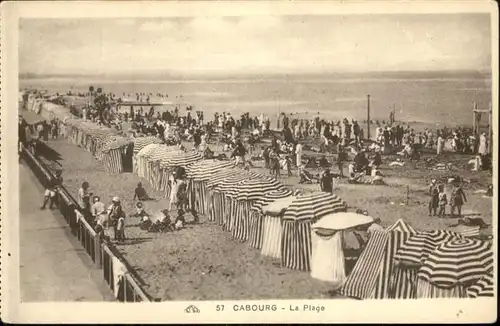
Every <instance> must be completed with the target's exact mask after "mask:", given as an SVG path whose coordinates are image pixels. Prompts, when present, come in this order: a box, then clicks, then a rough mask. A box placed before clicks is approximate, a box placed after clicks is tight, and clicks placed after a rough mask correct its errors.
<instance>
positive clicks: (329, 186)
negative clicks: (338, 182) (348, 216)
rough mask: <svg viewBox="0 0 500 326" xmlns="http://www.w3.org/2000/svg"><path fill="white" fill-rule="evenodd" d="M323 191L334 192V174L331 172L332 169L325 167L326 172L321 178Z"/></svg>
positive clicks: (320, 182)
mask: <svg viewBox="0 0 500 326" xmlns="http://www.w3.org/2000/svg"><path fill="white" fill-rule="evenodd" d="M319 184H320V187H321V191H324V192H329V193H333V181H332V175H331V174H330V169H325V172H324V173H323V175H322V176H321V179H320V180H319Z"/></svg>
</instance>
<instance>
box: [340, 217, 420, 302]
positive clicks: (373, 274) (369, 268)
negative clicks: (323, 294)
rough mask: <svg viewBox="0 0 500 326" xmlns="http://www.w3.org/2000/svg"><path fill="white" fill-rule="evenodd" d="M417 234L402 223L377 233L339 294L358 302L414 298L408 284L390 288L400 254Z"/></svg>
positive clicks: (395, 284) (372, 237) (394, 284)
mask: <svg viewBox="0 0 500 326" xmlns="http://www.w3.org/2000/svg"><path fill="white" fill-rule="evenodd" d="M413 234H416V231H415V230H414V229H413V228H412V227H411V226H410V225H409V224H407V223H406V222H405V221H403V220H401V219H400V220H398V221H397V222H396V223H395V224H394V225H392V226H391V227H389V228H387V229H386V230H385V231H383V232H380V231H375V232H373V234H372V235H371V236H370V239H369V241H368V243H367V245H366V247H365V249H364V250H363V252H362V253H361V255H360V257H359V259H358V261H357V262H356V265H355V266H354V268H353V270H352V271H351V274H350V275H349V276H348V277H347V279H346V281H345V282H344V284H343V285H342V287H341V288H340V289H339V293H340V294H341V295H343V296H347V297H352V298H357V299H389V298H395V299H406V298H410V297H412V296H413V295H414V293H413V292H412V291H413V289H412V288H410V287H407V286H406V284H407V283H397V282H393V283H392V284H393V286H392V288H390V280H391V276H392V274H393V263H394V255H395V253H396V251H397V250H398V249H399V248H400V247H401V246H402V245H403V244H404V243H405V241H406V240H408V238H409V237H410V236H411V235H413ZM396 281H397V280H396Z"/></svg>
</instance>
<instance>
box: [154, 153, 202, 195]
mask: <svg viewBox="0 0 500 326" xmlns="http://www.w3.org/2000/svg"><path fill="white" fill-rule="evenodd" d="M202 159H203V156H202V155H201V154H200V153H198V152H172V155H170V156H168V157H167V158H166V160H162V161H161V162H160V170H161V173H162V183H161V187H160V190H161V191H163V192H164V193H165V197H167V198H168V197H170V191H171V189H170V184H169V183H168V180H170V178H171V173H170V172H171V170H172V169H173V168H175V167H183V168H186V167H187V166H189V165H191V164H194V163H196V162H198V161H201V160H202Z"/></svg>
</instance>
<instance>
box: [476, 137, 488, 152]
mask: <svg viewBox="0 0 500 326" xmlns="http://www.w3.org/2000/svg"><path fill="white" fill-rule="evenodd" d="M487 142H488V141H487V139H486V135H485V134H484V132H483V133H482V134H481V136H479V148H478V150H477V152H478V154H479V155H486V154H487Z"/></svg>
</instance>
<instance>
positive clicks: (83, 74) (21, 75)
mask: <svg viewBox="0 0 500 326" xmlns="http://www.w3.org/2000/svg"><path fill="white" fill-rule="evenodd" d="M409 73H417V74H419V73H420V74H422V73H425V74H439V73H442V74H450V73H451V74H460V73H462V74H463V73H469V74H472V73H475V74H489V75H491V74H492V71H491V68H488V69H486V68H484V69H433V70H429V69H415V70H365V71H358V70H356V71H355V70H351V71H348V70H342V71H331V70H325V71H270V72H266V71H243V72H232V71H231V72H223V71H206V70H205V71H181V70H177V71H155V70H142V71H130V72H117V71H113V72H102V73H90V72H68V73H37V72H19V73H18V76H19V78H40V77H41V78H43V77H97V76H99V77H102V76H110V77H112V76H131V75H147V76H155V77H179V76H189V75H192V76H210V77H215V76H252V75H261V76H262V75H264V76H266V75H267V76H273V75H274V76H276V75H327V74H328V75H363V74H365V75H369V74H409Z"/></svg>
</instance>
